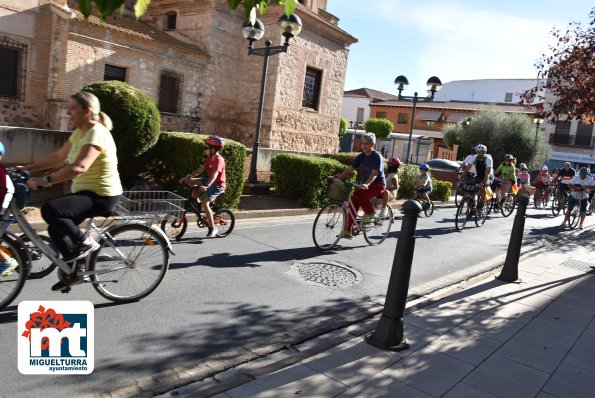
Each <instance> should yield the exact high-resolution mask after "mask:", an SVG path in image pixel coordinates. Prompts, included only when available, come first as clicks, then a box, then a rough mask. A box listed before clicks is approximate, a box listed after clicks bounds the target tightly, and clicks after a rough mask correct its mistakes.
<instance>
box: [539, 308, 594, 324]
mask: <svg viewBox="0 0 595 398" xmlns="http://www.w3.org/2000/svg"><path fill="white" fill-rule="evenodd" d="M538 317H539V318H541V319H545V320H548V321H556V322H558V323H560V324H562V325H567V326H571V327H573V328H576V329H577V330H583V329H585V328H586V327H587V325H588V324H589V322H591V319H592V318H593V315H591V312H590V311H585V310H582V309H581V308H576V307H574V308H573V307H568V306H565V305H559V304H557V303H556V302H554V303H552V304H551V305H550V306H548V307H547V308H546V309H545V310H543V311H542V312H541V314H539V316H538Z"/></svg>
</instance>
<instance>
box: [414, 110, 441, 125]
mask: <svg viewBox="0 0 595 398" xmlns="http://www.w3.org/2000/svg"><path fill="white" fill-rule="evenodd" d="M440 116H442V112H440V111H422V112H419V113H416V114H415V118H416V119H417V120H426V121H430V122H435V121H437V120H438V119H440Z"/></svg>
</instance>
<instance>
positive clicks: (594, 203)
mask: <svg viewBox="0 0 595 398" xmlns="http://www.w3.org/2000/svg"><path fill="white" fill-rule="evenodd" d="M593 207H595V196H594V197H592V198H591V200H590V201H589V203H587V215H588V216H590V215H591V214H593Z"/></svg>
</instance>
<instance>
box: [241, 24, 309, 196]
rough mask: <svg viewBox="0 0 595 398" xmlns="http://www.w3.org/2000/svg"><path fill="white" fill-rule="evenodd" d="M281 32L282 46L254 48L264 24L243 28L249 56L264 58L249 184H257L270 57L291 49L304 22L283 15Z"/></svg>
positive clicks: (262, 31) (244, 26) (280, 26)
mask: <svg viewBox="0 0 595 398" xmlns="http://www.w3.org/2000/svg"><path fill="white" fill-rule="evenodd" d="M277 24H278V25H279V30H280V31H281V35H283V37H285V42H284V43H283V45H281V46H273V43H272V42H271V41H270V40H267V41H266V42H265V46H264V47H262V48H254V47H253V46H254V42H255V41H257V40H259V39H261V38H262V36H264V32H265V29H264V24H263V23H262V22H261V21H260V20H258V19H256V20H254V22H251V21H246V22H244V25H243V26H242V34H243V35H244V38H245V39H246V40H248V43H249V45H248V55H259V56H261V57H264V62H263V64H262V77H261V80H260V97H259V99H258V116H257V118H256V133H255V134H254V144H253V146H252V161H251V162H250V173H249V174H248V182H249V183H253V184H255V183H257V182H258V177H257V175H256V164H257V162H258V148H259V147H260V128H261V126H262V111H263V108H264V94H265V90H266V78H267V72H268V69H269V56H271V55H275V54H279V53H285V52H287V49H288V48H289V39H291V38H292V37H294V36H297V35H299V34H300V32H301V30H302V21H301V19H300V17H298V16H297V15H295V14H291V15H290V16H287V15H285V14H283V15H282V16H281V17H280V18H279V21H278V22H277Z"/></svg>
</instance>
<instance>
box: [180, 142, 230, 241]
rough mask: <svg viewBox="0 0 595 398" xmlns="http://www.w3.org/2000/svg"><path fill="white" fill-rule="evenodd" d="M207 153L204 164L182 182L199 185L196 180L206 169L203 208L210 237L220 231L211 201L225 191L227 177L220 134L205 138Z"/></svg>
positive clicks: (203, 182)
mask: <svg viewBox="0 0 595 398" xmlns="http://www.w3.org/2000/svg"><path fill="white" fill-rule="evenodd" d="M204 142H205V154H206V156H207V158H206V160H205V162H204V164H203V165H202V166H200V167H199V168H198V169H196V170H194V171H193V172H192V173H191V174H189V175H187V176H186V177H184V178H183V179H182V182H184V183H186V184H188V185H198V184H197V183H196V182H197V181H198V180H199V179H198V178H196V177H198V176H199V175H200V174H201V173H202V172H203V171H206V173H207V177H206V178H205V177H203V178H201V179H200V185H199V187H200V190H201V191H203V192H204V193H205V194H204V198H203V200H202V202H201V203H202V208H203V209H204V211H205V216H206V218H207V224H209V233H208V234H207V236H208V237H210V238H213V237H216V236H217V234H218V233H219V231H217V228H216V227H215V222H214V221H213V211H212V210H211V206H210V204H211V202H214V201H215V199H216V198H217V196H219V195H221V194H222V193H223V192H225V188H226V178H225V159H223V156H221V154H219V150H220V149H221V148H223V146H224V145H225V143H224V142H223V139H221V138H220V137H219V136H218V135H209V136H208V137H207V138H205V139H204Z"/></svg>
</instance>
